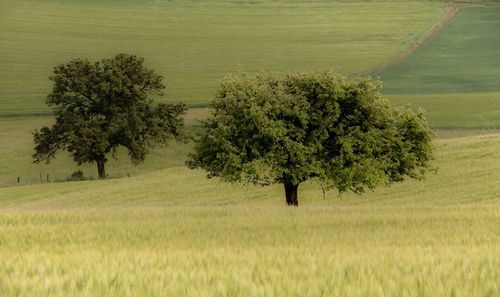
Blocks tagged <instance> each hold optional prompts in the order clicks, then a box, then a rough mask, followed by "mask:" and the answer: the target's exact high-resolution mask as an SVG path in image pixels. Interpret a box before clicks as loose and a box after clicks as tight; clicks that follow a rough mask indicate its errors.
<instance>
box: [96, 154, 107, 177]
mask: <svg viewBox="0 0 500 297" xmlns="http://www.w3.org/2000/svg"><path fill="white" fill-rule="evenodd" d="M96 163H97V174H98V175H99V179H105V178H106V167H105V165H106V159H100V160H97V161H96Z"/></svg>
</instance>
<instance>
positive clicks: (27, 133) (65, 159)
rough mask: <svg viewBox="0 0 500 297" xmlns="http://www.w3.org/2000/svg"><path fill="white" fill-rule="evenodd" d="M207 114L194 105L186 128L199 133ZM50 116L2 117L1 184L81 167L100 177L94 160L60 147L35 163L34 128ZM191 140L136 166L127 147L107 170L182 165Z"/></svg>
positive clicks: (61, 176) (134, 171) (53, 177)
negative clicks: (81, 159) (78, 159)
mask: <svg viewBox="0 0 500 297" xmlns="http://www.w3.org/2000/svg"><path fill="white" fill-rule="evenodd" d="M206 116H207V111H206V109H192V110H190V111H188V113H187V114H186V116H185V121H186V132H187V133H188V134H191V135H193V134H194V133H196V132H195V131H196V126H197V125H198V119H203V118H204V117H206ZM51 122H52V120H51V118H50V117H43V116H40V117H12V118H3V119H0V156H4V157H2V158H0V186H2V185H9V184H15V183H17V178H18V177H19V178H20V181H21V184H32V183H40V179H42V181H43V182H46V181H47V175H49V181H51V182H54V181H62V180H65V179H66V178H67V177H69V176H70V175H71V174H72V173H73V172H74V171H76V170H82V171H83V172H84V174H85V176H86V177H88V178H97V169H96V165H95V164H83V165H82V166H77V165H76V164H75V163H74V162H73V160H72V159H71V158H70V156H69V154H68V153H66V152H64V151H61V152H60V153H59V154H58V155H57V156H56V158H55V159H54V160H52V161H51V163H50V164H45V163H41V164H33V163H32V158H31V155H32V154H33V152H34V149H33V148H34V144H33V135H32V132H33V131H34V130H35V129H40V128H41V127H42V126H44V125H50V124H51ZM191 146H192V144H191V143H180V142H175V141H173V142H170V143H169V144H168V145H167V146H163V147H157V148H155V149H153V150H151V152H150V154H149V156H148V157H147V158H146V161H145V162H144V163H141V164H139V165H137V166H135V165H134V164H133V163H132V162H130V158H129V157H128V155H127V153H126V151H125V150H118V154H117V158H116V159H113V158H112V157H111V156H109V162H108V164H107V173H108V174H109V177H111V178H116V177H124V176H133V175H138V174H143V173H146V172H151V171H154V170H159V169H165V168H169V167H173V166H182V165H184V161H185V160H186V158H187V153H188V152H189V151H190V150H191Z"/></svg>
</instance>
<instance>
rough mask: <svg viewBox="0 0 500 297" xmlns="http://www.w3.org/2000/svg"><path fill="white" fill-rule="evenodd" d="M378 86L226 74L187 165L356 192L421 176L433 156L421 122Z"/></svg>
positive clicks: (328, 77) (238, 177)
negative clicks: (312, 182)
mask: <svg viewBox="0 0 500 297" xmlns="http://www.w3.org/2000/svg"><path fill="white" fill-rule="evenodd" d="M379 89H380V87H379V83H378V82H372V81H370V80H369V79H364V78H361V79H346V78H344V77H342V76H339V75H337V74H335V73H332V72H319V73H312V74H307V73H305V74H289V75H287V76H285V77H278V76H272V75H261V76H256V77H250V76H241V77H236V76H232V77H229V78H227V79H226V80H225V81H224V82H223V83H222V85H221V87H220V88H219V90H218V92H217V94H216V96H215V98H214V100H212V102H211V103H210V109H211V111H212V117H211V118H209V119H208V120H206V121H204V122H203V127H204V132H202V133H201V135H200V136H199V137H198V139H197V144H196V145H195V149H194V153H193V154H191V155H190V157H191V160H190V161H188V166H189V167H191V168H197V167H199V168H203V169H205V170H206V171H207V172H208V176H209V177H215V176H217V177H221V178H222V179H224V180H226V181H230V182H239V181H243V182H252V183H254V184H262V185H268V184H271V183H283V184H285V187H286V186H287V184H289V185H294V186H298V185H299V184H300V183H302V182H304V181H306V180H308V179H312V178H316V179H318V180H320V181H321V182H323V183H326V184H327V185H328V186H329V187H335V188H337V189H338V190H339V191H341V192H345V191H348V190H350V191H353V192H355V193H362V192H363V191H364V190H365V188H370V189H372V188H375V187H376V186H378V185H380V184H381V183H392V182H398V181H402V180H404V178H405V177H411V178H421V177H422V176H423V174H424V171H425V170H426V169H428V168H429V167H430V164H429V162H430V161H431V159H432V158H433V147H432V142H431V141H432V133H431V132H430V130H429V128H428V127H427V122H426V120H425V117H424V116H423V113H422V112H419V113H413V112H411V111H410V110H408V109H406V108H397V109H393V108H392V107H391V106H390V105H389V103H388V102H387V100H385V99H384V98H383V97H382V96H381V94H380V91H379ZM287 197H288V193H287ZM294 204H296V203H295V202H294Z"/></svg>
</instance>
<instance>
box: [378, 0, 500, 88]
mask: <svg viewBox="0 0 500 297" xmlns="http://www.w3.org/2000/svg"><path fill="white" fill-rule="evenodd" d="M498 32H500V7H479V8H478V7H470V8H464V9H461V10H460V11H459V12H458V14H457V15H456V16H455V17H454V18H453V19H452V20H451V21H450V22H449V23H448V25H447V26H445V27H444V28H443V29H442V30H441V31H440V32H439V33H438V34H436V35H435V36H433V37H432V38H431V39H430V40H429V41H427V42H426V43H424V44H423V45H421V46H420V47H419V48H418V49H417V50H416V51H414V52H413V53H412V54H411V55H410V56H408V57H407V58H406V59H404V60H403V61H401V62H400V63H398V64H395V65H392V66H390V67H388V68H386V69H384V70H383V71H382V72H381V73H380V76H381V78H382V80H383V81H384V82H385V84H384V92H385V93H396V94H408V93H409V94H429V93H430V94H436V93H452V94H456V93H470V92H492V91H500V84H499V81H498V77H499V76H500V54H499V53H498V48H499V47H500V35H499V34H498Z"/></svg>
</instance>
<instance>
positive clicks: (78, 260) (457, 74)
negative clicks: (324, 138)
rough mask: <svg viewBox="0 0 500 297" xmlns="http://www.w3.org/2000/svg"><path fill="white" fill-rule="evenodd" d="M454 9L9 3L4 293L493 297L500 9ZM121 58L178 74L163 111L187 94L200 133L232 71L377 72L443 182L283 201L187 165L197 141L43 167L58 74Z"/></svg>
mask: <svg viewBox="0 0 500 297" xmlns="http://www.w3.org/2000/svg"><path fill="white" fill-rule="evenodd" d="M450 2H451V1H389V2H387V1H320V0H318V1H316V0H313V1H302V0H286V1H274V0H256V1H247V0H234V1H232V0H215V1H205V0H191V1H177V0H173V1H167V0H151V1H146V0H106V1H97V0H82V1H77V0H26V1H14V0H0V7H1V8H0V57H1V58H0V297H14V296H16V297H25V296H26V297H27V296H35V297H38V296H44V297H62V296H88V297H90V296H92V297H97V296H106V297H107V296H111V297H146V296H148V297H153V296H154V297H157V296H193V297H194V296H207V297H208V296H220V297H223V296H228V297H229V296H238V297H239V296H243V297H245V296H248V297H250V296H251V297H256V296H261V297H264V296H265V297H273V296H275V297H278V296H279V297H281V296H290V297H295V296H297V297H298V296H303V297H313V296H316V297H330V296H334V297H337V296H338V297H340V296H348V297H367V296H369V297H435V296H443V297H500V198H499V197H500V182H499V180H500V150H499V148H500V133H499V131H500V108H499V107H500V104H499V103H500V80H499V79H498V77H500V54H499V51H498V48H499V46H500V37H499V36H500V35H499V33H498V32H500V7H497V5H498V3H496V2H498V1H468V3H467V4H450ZM490 2H493V4H491V3H490ZM472 3H479V4H474V5H473V4H472ZM486 3H488V4H486ZM450 5H453V6H450ZM490 5H491V7H490ZM471 6H477V7H471ZM479 6H480V7H479ZM486 6H488V7H486ZM457 7H458V8H459V9H457V10H456V11H458V13H457V14H456V15H454V17H453V18H450V19H451V20H450V22H449V23H448V22H446V23H443V24H444V26H443V28H442V29H440V30H437V31H436V32H433V34H430V38H429V39H425V40H424V41H423V42H422V43H421V44H420V43H419V44H418V45H419V46H418V47H417V46H415V42H416V40H417V41H418V40H419V38H422V36H426V33H428V32H429V28H432V26H433V25H435V24H439V22H442V21H443V19H444V18H445V17H446V13H447V12H449V11H452V10H451V9H450V8H453V9H454V8H457ZM453 11H454V10H453ZM409 49H414V50H413V51H409ZM405 51H407V52H408V51H409V54H408V55H407V56H404V57H403V53H405ZM118 52H129V53H133V54H137V55H138V56H140V57H144V58H145V61H146V64H147V66H149V67H151V68H153V69H154V70H155V71H157V72H158V73H159V74H161V75H163V76H164V77H165V84H166V86H167V89H166V95H165V96H164V97H161V98H154V99H155V100H156V102H162V103H173V102H185V103H186V104H187V105H188V107H189V110H188V112H187V114H186V116H185V122H186V127H187V129H186V130H187V132H188V133H189V134H190V135H194V134H195V133H196V132H199V131H201V130H200V125H199V121H198V120H200V119H206V118H207V117H208V115H209V111H208V110H207V108H206V106H207V104H208V100H209V99H210V98H212V97H213V96H214V91H215V90H216V89H217V87H218V85H219V84H220V82H221V80H222V78H223V77H224V76H226V75H227V74H234V73H238V72H242V71H246V72H250V73H256V72H259V71H273V72H280V73H283V72H287V71H314V70H328V69H336V70H338V71H339V72H340V73H342V74H344V75H348V76H349V75H357V74H366V73H369V74H370V75H372V76H374V77H377V76H380V79H382V80H383V81H384V84H383V85H384V87H383V93H384V96H387V97H388V98H389V100H390V102H391V103H392V104H393V105H395V106H401V105H407V104H409V105H410V106H411V107H412V109H415V110H416V109H417V108H423V109H425V111H426V117H427V119H428V121H429V124H430V127H431V128H432V129H433V131H434V132H435V133H436V134H437V137H436V138H435V139H434V144H435V147H436V150H435V154H436V157H435V160H434V161H432V168H435V169H436V170H435V172H434V170H431V172H429V173H427V174H426V178H425V179H424V180H423V181H417V180H409V181H405V182H402V183H396V184H393V185H391V186H389V187H380V188H377V189H375V190H374V191H370V190H368V191H367V192H366V193H365V194H363V195H356V194H353V193H350V192H348V193H343V194H342V195H340V194H339V193H338V192H337V190H331V191H327V192H326V193H325V192H323V191H322V185H320V184H319V183H318V182H315V181H309V182H305V183H302V184H300V187H299V196H300V206H299V207H286V206H285V197H284V189H283V185H281V184H279V185H272V186H268V187H260V186H253V185H248V184H237V183H235V184H232V183H224V182H222V181H221V180H219V179H207V178H206V173H205V172H203V171H201V170H191V169H188V168H187V167H186V166H185V162H186V159H187V156H188V154H189V153H190V152H192V151H193V146H194V144H193V142H192V141H190V142H185V143H179V142H170V143H169V144H168V145H167V146H166V147H158V148H154V149H152V150H151V152H150V154H149V155H148V156H147V157H146V159H145V161H144V162H143V163H141V164H139V165H137V166H135V165H133V164H132V162H131V161H130V160H129V159H130V158H129V156H128V155H127V151H126V150H125V149H124V148H122V149H119V150H118V152H117V157H118V158H117V159H116V160H115V159H113V158H112V157H111V156H109V159H110V160H109V162H108V163H107V173H108V174H109V177H110V179H107V180H96V176H97V169H96V165H95V164H83V165H81V166H77V165H76V164H75V163H74V162H73V161H72V160H71V159H70V158H69V157H68V153H67V152H62V151H61V152H59V153H58V154H57V157H56V159H55V160H53V161H52V162H51V163H50V164H44V163H41V164H33V163H32V154H33V152H34V143H33V134H32V132H33V131H34V130H35V129H40V128H41V127H42V126H43V125H50V124H51V123H53V121H54V120H53V117H51V115H50V110H49V109H48V107H47V106H46V105H45V98H46V96H47V94H48V93H49V92H50V90H51V82H50V81H49V80H48V77H49V76H50V75H51V73H52V69H53V67H54V66H55V65H57V64H61V63H66V62H68V61H69V60H70V59H72V58H88V59H90V60H97V59H101V58H110V57H112V56H114V55H115V54H116V53H118ZM398 57H403V58H401V59H398ZM392 62H395V63H392ZM381 65H385V66H387V67H382V68H381ZM374 69H375V70H374ZM76 170H82V171H83V173H84V175H85V177H88V178H90V179H91V180H86V181H78V182H74V181H64V180H66V179H67V178H68V177H69V176H70V175H71V174H72V173H73V172H75V171H76ZM18 178H20V180H19V184H18ZM47 179H48V180H49V181H50V182H47Z"/></svg>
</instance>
